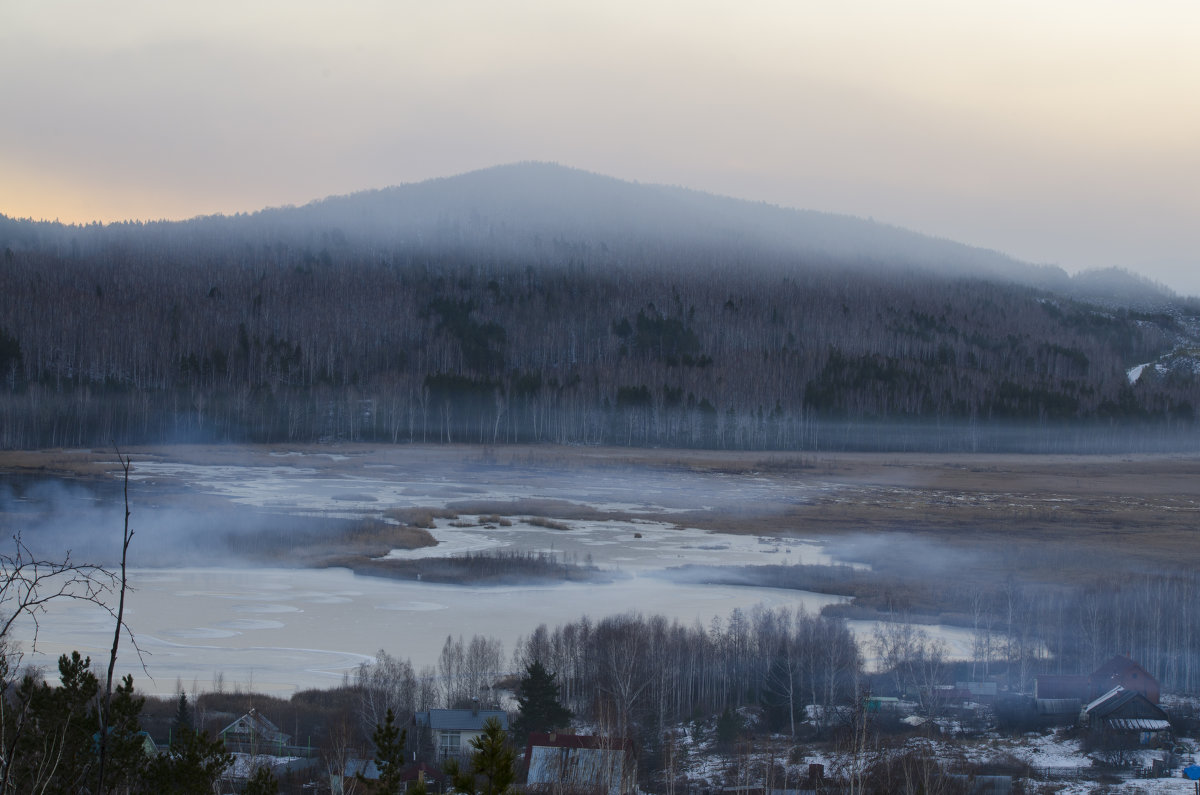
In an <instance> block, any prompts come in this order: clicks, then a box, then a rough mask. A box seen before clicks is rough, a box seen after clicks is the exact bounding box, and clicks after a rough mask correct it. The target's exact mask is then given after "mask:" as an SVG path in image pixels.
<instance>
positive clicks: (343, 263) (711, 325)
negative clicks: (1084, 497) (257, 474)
mask: <svg viewBox="0 0 1200 795" xmlns="http://www.w3.org/2000/svg"><path fill="white" fill-rule="evenodd" d="M457 180H458V181H456V180H455V179H450V180H439V181H435V182H434V183H422V184H420V185H415V186H407V187H404V188H395V189H390V190H389V191H379V192H374V193H368V194H359V195H356V196H351V197H344V198H340V199H330V200H326V201H324V202H318V203H314V204H312V205H309V206H306V207H303V208H287V209H279V210H271V211H264V212H262V213H257V214H254V215H248V216H245V215H244V216H235V217H213V218H200V219H194V220H192V221H188V222H182V223H166V222H163V223H154V224H118V225H110V226H99V225H96V226H89V227H68V226H62V225H58V224H48V223H34V222H28V221H15V220H11V219H3V218H0V248H2V249H3V260H2V261H0V285H2V286H3V289H2V290H0V373H2V374H3V379H4V380H3V392H2V396H0V420H2V423H0V446H3V447H8V448H12V447H43V446H59V445H78V444H102V443H107V442H108V441H109V440H111V439H116V440H118V441H120V442H124V443H132V442H161V441H170V440H179V439H203V440H233V441H259V442H299V441H313V440H322V439H347V440H379V441H387V442H406V441H413V440H415V441H453V442H477V443H489V444H491V443H505V442H530V441H532V442H540V441H549V442H558V443H597V444H599V443H603V444H622V445H664V446H684V447H691V446H712V447H739V448H799V447H806V448H811V447H820V448H831V447H872V446H873V447H882V448H917V447H923V446H924V447H929V446H932V447H938V448H941V449H958V448H973V449H990V448H996V449H1017V448H1023V447H1035V448H1037V447H1046V446H1047V445H1053V446H1057V447H1055V449H1059V448H1061V449H1092V448H1095V447H1104V446H1106V445H1107V446H1112V447H1126V446H1128V445H1129V444H1132V443H1134V442H1136V441H1138V440H1140V441H1141V443H1144V444H1155V443H1158V442H1160V441H1163V440H1166V439H1170V440H1174V441H1175V442H1178V443H1180V444H1184V445H1189V444H1190V445H1191V446H1194V442H1192V441H1190V440H1191V439H1192V434H1193V433H1194V429H1195V420H1196V418H1195V406H1196V405H1197V402H1198V398H1200V383H1198V381H1197V377H1196V375H1195V373H1194V371H1193V369H1192V368H1191V366H1190V362H1191V359H1190V358H1189V355H1190V351H1191V346H1193V345H1195V344H1196V342H1195V340H1196V334H1195V328H1196V325H1197V318H1198V317H1200V307H1198V306H1197V305H1196V304H1195V303H1194V302H1185V301H1181V300H1180V299H1177V298H1176V297H1175V296H1173V295H1170V294H1169V293H1167V292H1165V291H1162V290H1160V289H1157V288H1154V287H1153V286H1152V285H1146V284H1142V283H1139V282H1136V280H1133V279H1131V278H1128V279H1125V280H1124V282H1123V283H1122V285H1121V286H1120V287H1119V288H1118V289H1117V290H1116V292H1117V293H1120V294H1121V295H1123V296H1125V297H1124V298H1116V297H1113V295H1112V294H1111V293H1112V292H1113V291H1112V290H1109V291H1108V292H1105V290H1104V289H1100V288H1098V287H1097V280H1095V279H1093V280H1092V281H1091V282H1090V285H1091V290H1092V291H1091V293H1090V294H1089V299H1088V300H1086V301H1085V300H1083V299H1081V298H1079V297H1072V296H1073V295H1075V296H1078V295H1082V293H1072V292H1071V290H1072V280H1071V279H1069V278H1068V277H1066V276H1065V274H1062V273H1061V272H1056V271H1054V270H1053V269H1038V268H1033V267H1030V266H1024V265H1021V264H1020V263H1013V262H1011V261H1008V260H1006V259H1005V258H1003V257H1001V256H1000V255H997V254H993V253H990V252H981V251H979V250H976V249H970V248H967V247H964V246H958V245H956V244H952V243H948V242H945V241H937V240H931V239H928V238H922V237H920V236H917V235H913V234H912V233H908V232H904V231H902V230H896V229H891V228H889V227H884V226H881V225H876V224H870V223H869V222H865V221H858V220H855V219H844V218H837V217H834V216H820V215H819V214H804V213H794V212H792V211H785V210H780V209H778V208H772V207H766V206H764V205H753V204H750V203H746V202H735V201H733V200H727V199H720V198H717V197H708V196H704V195H702V194H693V193H689V192H686V191H680V190H677V189H668V188H655V187H648V186H638V185H632V184H630V183H622V182H618V181H616V180H608V179H605V178H601V177H594V176H592V175H581V173H580V172H573V171H570V170H567V169H558V168H557V167H551V166H523V167H510V168H507V169H493V170H490V171H488V172H479V173H477V174H475V175H466V176H464V177H462V178H457ZM506 186H507V187H506ZM568 188H569V190H568ZM581 197H582V198H581ZM722 219H724V220H722ZM623 230H624V231H623ZM806 241H807V242H806ZM887 250H894V252H895V254H894V257H892V258H891V259H890V260H889V258H888V257H887V256H886V254H885V253H884V252H885V251H887ZM957 262H961V263H962V264H963V268H962V269H961V270H960V269H956V265H955V263H957ZM1006 271H1007V275H1005V273H1006ZM980 274H982V275H980ZM1101 286H1103V285H1101ZM1168 354H1173V356H1172V357H1171V358H1170V359H1164V360H1163V362H1164V363H1166V364H1164V366H1161V367H1157V368H1155V367H1148V368H1146V369H1145V370H1144V371H1143V372H1142V375H1141V377H1140V378H1139V379H1137V380H1136V382H1135V383H1131V382H1130V379H1129V377H1128V376H1127V370H1128V369H1129V368H1131V367H1134V366H1135V365H1138V364H1144V363H1148V362H1154V361H1156V360H1158V359H1159V357H1160V356H1165V355H1168ZM1168 364H1169V365H1170V366H1167V365H1168ZM884 427H887V428H891V429H893V430H894V431H895V432H894V433H893V434H888V435H885V434H883V433H882V432H881V428H884ZM1016 428H1022V429H1024V433H1023V434H1021V435H1012V432H1013V431H1014V429H1016ZM1051 428H1053V429H1056V432H1055V433H1048V430H1049V429H1051Z"/></svg>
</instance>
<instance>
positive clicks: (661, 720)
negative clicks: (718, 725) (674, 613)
mask: <svg viewBox="0 0 1200 795" xmlns="http://www.w3.org/2000/svg"><path fill="white" fill-rule="evenodd" d="M515 656H516V663H517V664H518V665H519V666H524V665H528V664H529V663H531V662H533V661H534V660H538V661H541V663H542V664H543V665H544V666H545V667H546V668H547V670H550V671H554V672H556V675H557V681H558V682H559V684H560V687H561V690H562V696H563V703H564V704H565V705H566V706H567V707H568V708H570V709H571V710H572V711H574V712H575V713H576V715H579V716H581V717H583V718H584V719H585V720H593V721H598V722H604V723H607V724H609V725H610V726H611V727H612V728H613V729H614V730H615V731H620V732H623V733H624V735H625V736H641V737H643V738H654V741H655V742H657V738H661V737H663V736H664V732H665V731H666V730H667V728H668V727H670V726H672V725H675V724H677V723H678V722H679V721H683V720H688V719H690V718H691V717H692V716H693V715H695V714H705V715H716V714H719V713H720V712H721V711H722V710H724V709H725V708H727V707H734V708H736V707H740V706H746V705H754V706H758V707H763V708H764V709H765V710H766V711H767V713H768V716H769V717H770V719H771V721H772V722H773V723H774V724H776V725H777V726H779V727H781V728H783V729H785V730H787V729H790V730H792V731H795V726H796V722H797V721H798V720H803V719H804V707H805V706H806V705H809V704H818V705H832V704H840V703H845V702H847V701H849V700H850V699H851V697H852V695H853V693H854V689H855V686H856V682H857V678H858V675H859V672H860V668H861V660H860V657H859V652H858V647H857V645H856V644H855V641H854V638H853V636H852V635H851V634H850V631H849V630H848V629H847V628H846V626H845V624H843V623H842V622H840V621H836V620H830V619H824V618H821V617H818V616H811V615H808V614H807V613H805V612H804V611H802V610H798V611H795V612H793V611H791V610H787V609H782V608H781V609H778V610H769V609H765V608H757V609H755V610H753V611H751V612H750V613H749V614H747V613H745V612H744V611H741V610H735V611H733V612H732V613H731V614H730V616H729V617H728V619H727V620H725V621H721V620H719V619H714V620H713V622H712V624H711V626H709V627H703V626H699V625H695V626H691V627H688V626H684V625H682V624H680V623H678V622H671V621H668V620H667V619H666V618H664V617H663V616H660V615H652V616H649V617H643V616H640V615H627V616H617V617H612V618H606V619H603V620H601V621H598V622H595V623H593V622H591V621H589V620H588V619H586V618H584V619H580V620H579V621H577V622H573V623H570V624H565V625H563V626H560V627H557V628H556V629H554V630H553V631H551V630H549V629H547V628H546V627H545V626H544V625H543V626H541V627H538V629H537V630H536V631H534V633H533V634H532V635H531V636H529V638H527V639H526V640H524V641H523V642H522V643H521V644H519V646H518V648H517V651H516V655H515Z"/></svg>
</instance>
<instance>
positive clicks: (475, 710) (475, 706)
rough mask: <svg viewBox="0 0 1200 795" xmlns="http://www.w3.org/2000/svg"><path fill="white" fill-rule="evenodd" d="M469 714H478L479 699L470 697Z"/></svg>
mask: <svg viewBox="0 0 1200 795" xmlns="http://www.w3.org/2000/svg"><path fill="white" fill-rule="evenodd" d="M471 714H472V715H478V714H479V699H477V698H473V699H471Z"/></svg>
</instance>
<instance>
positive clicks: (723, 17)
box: [0, 0, 1200, 295]
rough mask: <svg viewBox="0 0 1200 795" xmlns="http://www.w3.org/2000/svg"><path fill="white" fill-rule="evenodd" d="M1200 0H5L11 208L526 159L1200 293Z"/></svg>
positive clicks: (90, 217) (244, 206)
mask: <svg viewBox="0 0 1200 795" xmlns="http://www.w3.org/2000/svg"><path fill="white" fill-rule="evenodd" d="M1198 42H1200V3H1197V2H1195V0H1146V2H1142V3H1137V4H1135V3H1130V2H1128V1H1127V0H1120V1H1119V2H1114V1H1112V0H1086V1H1085V0H1036V1H1034V0H1007V1H1006V2H999V1H998V0H995V1H992V0H988V1H987V2H976V1H975V0H972V1H971V2H962V0H905V2H898V1H897V0H886V1H885V0H846V1H845V2H840V3H831V2H826V1H825V0H821V2H815V1H812V0H760V1H758V2H755V1H754V0H687V2H683V1H682V0H679V1H678V2H677V1H676V0H605V2H595V0H587V2H577V1H576V0H539V1H536V2H535V1H534V0H420V1H419V2H418V1H417V0H348V1H347V2H338V3H334V2H318V1H317V0H206V2H202V3H201V2H168V3H164V2H162V1H161V0H106V1H105V2H95V0H86V1H85V0H0V213H3V214H5V215H8V216H11V217H21V218H24V217H31V218H35V219H50V220H53V219H58V220H61V221H64V222H76V223H87V222H91V221H97V220H98V221H113V220H126V219H141V220H151V219H160V218H173V219H174V218H187V217H191V216H195V215H206V214H211V213H235V212H244V211H253V210H257V209H261V208H263V207H268V206H279V205H284V204H304V203H306V202H308V201H311V200H313V199H318V198H323V197H325V196H330V195H336V194H344V193H351V192H354V191H359V190H365V189H369V188H380V187H386V186H388V185H396V184H403V183H409V182H417V181H421V180H424V179H429V178H433V177H441V176H449V175H453V174H457V173H462V172H466V171H471V170H474V169H478V168H485V167H488V166H493V165H499V164H502V163H511V162H516V161H523V160H540V161H552V162H557V163H561V164H563V165H567V166H573V167H577V168H582V169H586V170H588V171H594V172H597V173H601V174H607V175H610V176H614V177H620V178H623V179H629V180H637V181H639V182H646V183H663V184H670V185H681V186H684V187H688V188H694V189H697V190H703V191H708V192H711V193H717V194H723V195H729V196H736V197H740V198H746V199H752V200H755V201H766V202H769V203H772V204H778V205H782V206H787V207H797V208H804V209H813V210H821V211H826V212H836V213H847V214H851V215H856V216H860V217H868V218H874V219H875V220H877V221H884V222H887V223H890V224H895V225H897V226H903V227H907V228H910V229H913V230H916V231H919V232H924V233H926V234H931V235H936V236H939V237H945V238H950V239H953V240H957V241H960V242H964V243H969V244H972V245H977V246H982V247H985V248H991V249H996V250H998V251H1003V252H1005V253H1007V254H1010V255H1012V256H1015V257H1018V258H1020V259H1024V260H1028V261H1030V262H1035V263H1049V264H1056V265H1060V266H1062V267H1064V268H1066V269H1067V270H1068V271H1071V272H1075V271H1078V270H1080V269H1087V268H1107V267H1111V266H1119V267H1124V268H1127V269H1129V270H1133V271H1135V272H1137V273H1141V274H1143V275H1145V276H1147V277H1149V278H1151V279H1154V280H1155V281H1158V282H1161V283H1164V284H1166V285H1167V286H1169V287H1171V288H1173V289H1175V290H1177V291H1179V292H1183V293H1187V294H1193V295H1200V45H1198Z"/></svg>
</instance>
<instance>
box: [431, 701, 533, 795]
mask: <svg viewBox="0 0 1200 795" xmlns="http://www.w3.org/2000/svg"><path fill="white" fill-rule="evenodd" d="M471 747H472V748H474V749H475V752H474V753H472V754H471V769H470V770H469V771H463V770H460V769H459V767H458V763H457V762H456V761H455V760H453V759H451V760H450V761H448V762H447V763H446V768H445V769H446V773H447V775H449V776H450V781H451V785H452V786H453V788H454V791H455V792H458V793H461V795H507V794H508V793H510V792H511V791H512V784H513V781H515V780H516V777H517V772H516V762H517V752H516V751H515V750H514V749H513V747H512V746H511V745H510V744H509V742H508V735H507V733H506V732H505V731H504V727H503V726H501V725H500V721H499V720H497V719H496V718H488V719H487V720H486V721H484V724H483V734H480V735H479V736H478V737H475V738H474V739H472V740H471Z"/></svg>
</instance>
